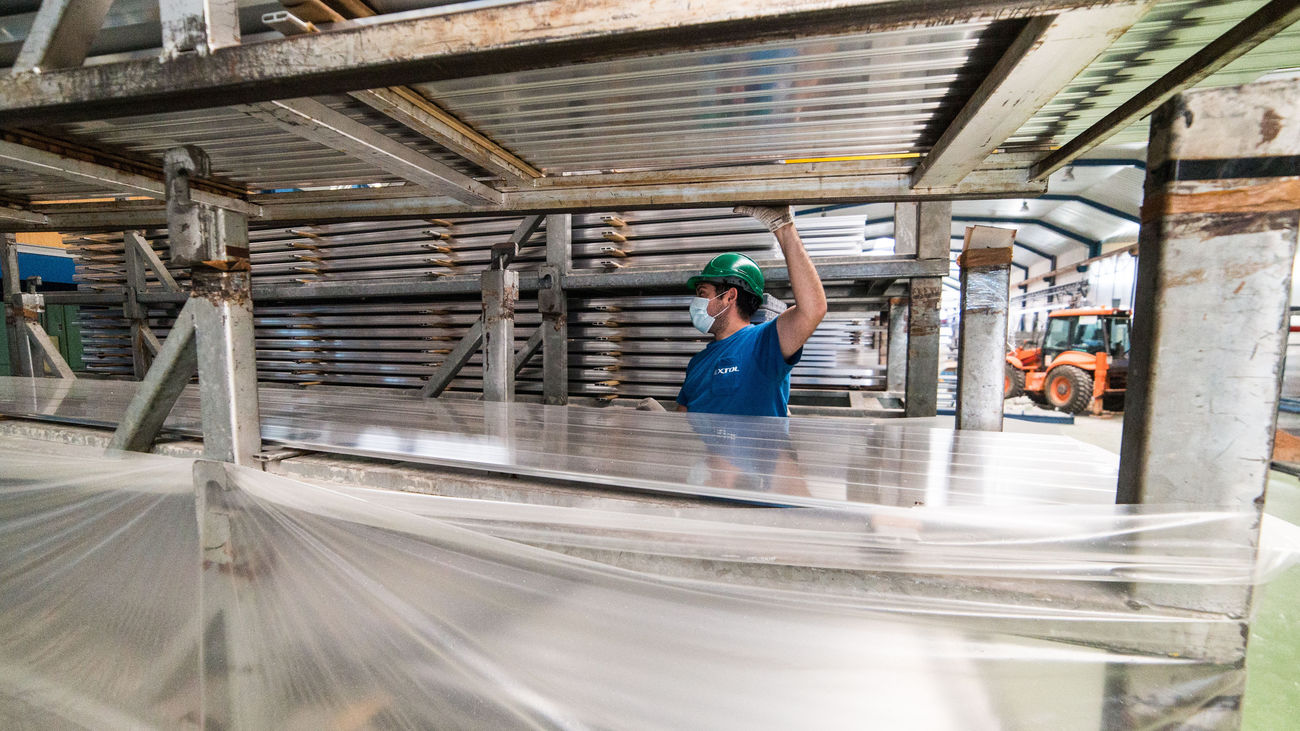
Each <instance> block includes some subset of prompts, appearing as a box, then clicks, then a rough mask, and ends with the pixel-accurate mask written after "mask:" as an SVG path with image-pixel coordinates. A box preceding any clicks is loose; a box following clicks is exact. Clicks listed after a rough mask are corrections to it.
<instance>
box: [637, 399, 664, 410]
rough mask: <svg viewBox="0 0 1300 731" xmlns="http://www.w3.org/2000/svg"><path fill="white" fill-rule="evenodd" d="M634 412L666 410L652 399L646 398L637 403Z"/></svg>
mask: <svg viewBox="0 0 1300 731" xmlns="http://www.w3.org/2000/svg"><path fill="white" fill-rule="evenodd" d="M636 410H637V411H667V410H668V409H665V408H664V405H663V404H661V403H659V402H658V401H656V400H654V399H653V398H649V397H647V398H643V399H641V400H640V401H638V402H637V404H636Z"/></svg>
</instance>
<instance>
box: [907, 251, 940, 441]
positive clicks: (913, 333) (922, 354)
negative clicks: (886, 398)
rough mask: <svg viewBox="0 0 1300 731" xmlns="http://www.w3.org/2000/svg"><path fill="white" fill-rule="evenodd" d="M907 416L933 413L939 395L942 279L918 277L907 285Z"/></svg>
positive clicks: (935, 409) (936, 407) (930, 414)
mask: <svg viewBox="0 0 1300 731" xmlns="http://www.w3.org/2000/svg"><path fill="white" fill-rule="evenodd" d="M908 287H909V289H910V290H911V295H910V297H909V298H908V299H909V301H910V304H909V310H908V317H907V387H906V394H905V395H904V397H903V408H904V413H905V415H906V416H934V415H935V414H936V413H937V410H938V398H939V295H940V292H941V290H942V289H943V280H941V279H939V278H938V277H918V278H916V279H913V280H911V282H910V283H909V285H908Z"/></svg>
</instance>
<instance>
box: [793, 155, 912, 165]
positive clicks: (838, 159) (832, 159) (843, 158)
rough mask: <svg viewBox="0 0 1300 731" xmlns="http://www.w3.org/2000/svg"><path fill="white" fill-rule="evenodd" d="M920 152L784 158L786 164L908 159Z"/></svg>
mask: <svg viewBox="0 0 1300 731" xmlns="http://www.w3.org/2000/svg"><path fill="white" fill-rule="evenodd" d="M920 156H921V153H919V152H899V153H893V154H889V155H844V156H841V157H800V158H792V159H789V160H782V161H781V162H782V163H784V164H786V165H793V164H795V163H800V162H852V161H854V160H906V159H908V158H914V157H920Z"/></svg>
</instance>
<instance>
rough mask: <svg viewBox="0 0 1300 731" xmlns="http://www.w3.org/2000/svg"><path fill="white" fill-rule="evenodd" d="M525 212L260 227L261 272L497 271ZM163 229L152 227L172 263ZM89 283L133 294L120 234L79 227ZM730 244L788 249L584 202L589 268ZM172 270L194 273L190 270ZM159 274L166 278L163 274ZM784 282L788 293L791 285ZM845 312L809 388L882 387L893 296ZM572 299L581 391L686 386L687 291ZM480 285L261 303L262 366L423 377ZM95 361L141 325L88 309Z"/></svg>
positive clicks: (838, 297)
mask: <svg viewBox="0 0 1300 731" xmlns="http://www.w3.org/2000/svg"><path fill="white" fill-rule="evenodd" d="M519 222H520V219H519V218H518V217H501V218H460V219H445V220H444V219H426V220H415V221H411V220H405V221H377V222H373V221H372V222H363V223H338V224H327V225H319V226H295V227H290V228H276V229H265V230H254V231H252V232H251V234H250V245H251V249H252V261H253V284H254V287H257V286H260V285H279V286H295V285H297V286H301V287H303V288H310V287H312V286H313V285H316V284H321V283H336V282H364V281H386V282H392V281H403V280H406V281H429V280H433V279H437V278H439V277H444V276H449V275H461V274H474V273H478V272H481V271H482V270H483V269H485V268H486V266H487V264H488V260H489V258H490V250H491V247H492V245H493V244H495V243H499V242H501V241H503V240H505V239H506V238H507V237H508V236H509V235H510V233H511V231H513V230H514V228H515V227H516V226H517V225H518V224H519ZM799 229H800V233H801V234H802V236H803V239H804V242H805V245H806V247H807V248H808V250H809V252H810V253H811V254H812V255H813V256H814V257H817V256H840V255H856V254H861V253H862V251H863V240H864V236H863V220H862V219H861V218H858V217H823V218H801V219H799ZM165 237H166V232H165V231H149V232H146V239H147V240H148V241H149V243H150V244H151V245H152V246H153V248H154V250H155V251H156V252H157V253H158V254H159V256H160V257H161V258H162V259H163V260H164V261H166V256H167V246H166V238H165ZM68 243H69V245H70V247H71V248H72V250H73V251H74V252H75V254H76V256H77V257H78V264H77V279H78V282H79V283H80V286H81V288H82V289H83V290H89V291H98V292H122V291H123V290H124V287H125V256H124V253H123V248H122V237H121V235H120V234H117V235H93V236H81V237H71V238H69V239H68ZM544 243H545V229H544V228H543V229H542V230H541V231H539V232H538V233H537V234H535V235H534V236H533V238H532V239H531V240H530V241H529V242H527V245H526V246H524V247H523V248H522V250H521V253H520V255H519V257H518V258H517V259H516V260H515V264H514V265H513V268H517V269H520V270H529V269H536V268H537V267H538V266H539V265H540V263H541V262H542V261H543V259H544V258H545V247H544ZM725 251H740V252H743V253H746V254H749V255H750V256H752V257H754V258H756V259H773V258H779V257H780V252H779V249H778V248H777V246H776V242H775V239H774V238H773V237H772V235H771V234H770V233H768V232H767V230H766V229H765V228H763V227H762V226H761V225H760V224H758V223H757V222H755V221H753V220H752V219H750V218H748V217H741V216H736V215H734V214H732V213H730V211H727V210H722V209H701V210H678V211H635V212H621V213H607V214H582V215H575V216H574V218H573V266H574V268H575V269H586V270H590V269H600V270H605V271H615V270H621V269H629V270H630V269H633V268H635V267H647V266H649V267H654V266H664V265H682V264H689V265H691V266H703V265H704V263H705V262H707V261H708V260H709V259H710V258H712V257H713V256H715V255H717V254H719V253H722V252H725ZM173 273H174V274H175V275H176V276H177V278H178V280H180V281H181V283H182V286H184V280H183V279H182V277H183V276H184V271H183V270H180V269H176V270H174V271H173ZM151 281H152V279H151ZM772 293H773V294H774V295H775V296H777V297H778V298H781V299H783V300H784V301H786V302H789V301H790V299H791V297H790V293H789V290H788V288H786V289H781V288H775V289H773V290H772ZM827 294H828V297H829V298H830V300H831V312H830V314H829V315H828V316H827V318H826V320H825V321H824V322H823V324H822V326H821V327H820V328H819V329H818V330H817V332H816V333H815V334H814V336H813V338H812V340H811V341H810V342H809V344H808V345H807V346H806V348H805V351H804V355H803V360H802V362H801V363H800V364H799V366H798V367H796V369H795V371H794V373H793V375H792V385H793V386H794V387H795V388H800V387H803V388H817V389H827V388H830V389H880V388H883V387H884V361H883V357H882V356H883V352H884V348H883V342H882V340H881V338H883V332H884V331H883V325H882V318H881V308H882V305H881V304H880V303H879V301H878V300H876V299H872V298H865V297H862V296H861V294H862V292H861V291H860V288H854V287H852V286H850V285H848V284H836V283H828V284H827ZM569 297H570V301H569V310H570V314H569V328H570V356H569V363H570V390H571V392H572V393H573V394H575V395H587V396H597V397H604V398H613V397H630V398H640V397H644V396H655V397H659V398H667V399H671V398H673V397H675V396H676V394H677V389H678V387H679V386H680V384H681V381H682V377H683V374H684V372H685V369H686V364H687V362H688V361H689V360H690V357H691V355H693V354H694V353H696V352H698V351H699V350H700V349H701V348H703V347H704V344H705V343H706V342H707V339H706V338H705V337H704V336H702V335H701V334H700V333H698V332H697V331H696V330H695V329H694V328H693V327H692V326H691V324H690V317H689V315H688V312H687V306H688V304H689V303H690V299H691V294H690V293H689V292H687V291H642V290H631V291H617V290H611V291H601V292H595V291H582V292H571V293H570V295H569ZM175 311H176V308H175V307H173V306H168V305H160V306H151V308H150V311H149V316H150V325H151V327H153V328H154V330H155V332H156V333H157V334H158V336H159V337H163V336H165V334H166V333H167V331H168V328H169V327H170V323H171V319H172V318H173V317H174V315H175ZM479 312H480V302H479V300H478V298H477V296H476V295H474V294H466V295H452V296H438V297H422V298H410V297H408V298H401V299H371V300H365V301H361V300H355V299H353V300H329V299H294V300H284V301H270V300H259V301H258V302H257V303H256V315H257V321H256V322H257V348H258V376H259V378H260V379H261V380H263V381H271V382H285V383H296V384H300V385H303V386H311V385H317V384H332V385H358V386H389V387H398V388H418V387H419V386H420V385H422V384H423V382H424V380H425V379H426V378H427V377H428V375H429V374H430V373H431V372H432V371H433V370H434V369H435V368H436V367H437V366H438V365H439V364H440V363H441V362H442V361H443V359H444V358H445V357H446V355H447V353H448V352H449V351H450V350H451V348H452V347H454V346H455V344H456V342H457V341H458V340H459V339H460V338H461V336H462V335H464V333H465V332H466V330H467V329H468V328H469V326H470V325H471V324H472V323H473V322H474V320H475V319H476V318H477V317H478V314H479ZM540 322H541V316H540V315H539V314H538V312H537V305H536V301H535V299H533V298H532V297H531V295H529V293H524V298H523V299H521V300H520V302H519V305H518V307H517V308H516V316H515V324H516V328H515V333H516V338H517V340H518V345H519V346H522V344H523V341H525V340H526V339H527V338H528V336H529V335H530V334H531V332H532V330H533V328H535V327H537V326H538V324H539V323H540ZM81 326H82V334H83V341H84V342H85V347H86V354H85V358H86V367H87V370H89V371H91V372H93V373H97V374H104V375H129V374H130V373H131V356H130V344H129V327H128V324H127V323H126V321H125V320H124V319H123V316H122V311H121V309H120V308H116V307H83V308H82V314H81ZM540 366H541V362H540V356H539V357H538V358H537V360H536V361H534V362H533V363H532V364H531V365H530V367H528V368H526V369H525V370H524V371H522V372H521V373H520V376H519V381H518V389H519V391H520V392H522V393H540V391H541V367H540ZM481 374H482V365H481V358H480V357H479V356H475V357H474V358H473V359H472V360H471V361H470V362H469V364H468V365H467V366H466V367H465V368H464V369H463V370H462V371H461V373H460V375H459V377H458V378H457V379H456V380H455V381H453V382H452V384H451V387H450V388H451V390H453V391H478V390H480V388H481V385H480V383H481V381H480V379H481Z"/></svg>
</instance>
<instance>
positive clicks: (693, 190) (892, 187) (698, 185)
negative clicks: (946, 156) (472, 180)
mask: <svg viewBox="0 0 1300 731" xmlns="http://www.w3.org/2000/svg"><path fill="white" fill-rule="evenodd" d="M766 167H768V168H778V170H777V171H775V172H779V173H780V174H781V175H782V177H771V176H772V174H773V171H769V172H768V176H769V177H759V176H755V177H752V178H748V179H747V178H743V177H741V178H733V177H732V175H733V174H730V173H728V174H725V175H724V174H723V173H722V172H721V171H720V170H719V171H711V170H702V171H694V172H695V173H696V175H694V176H692V175H686V174H684V171H669V172H667V173H665V177H667V178H669V180H670V181H671V182H662V183H658V184H654V183H645V184H636V183H634V182H632V181H630V180H627V179H625V178H626V177H627V176H616V177H618V178H619V180H617V181H616V182H617V184H608V185H607V184H605V183H607V182H610V181H607V180H606V176H604V175H599V176H597V175H593V176H581V177H582V178H587V180H582V181H576V182H573V183H569V184H565V185H553V184H549V183H547V184H542V181H545V180H548V179H546V178H542V179H541V180H539V181H538V185H536V186H535V187H532V188H529V189H523V190H506V191H504V192H503V196H502V198H503V202H502V203H501V204H500V205H471V204H466V203H461V202H458V201H455V200H452V199H451V198H447V197H442V196H428V195H423V194H421V192H420V191H419V190H418V189H416V188H414V187H413V186H412V187H405V188H402V187H389V188H368V189H362V190H343V191H318V192H307V193H284V194H271V195H258V196H253V197H252V204H253V205H255V206H258V207H259V209H260V211H261V215H260V216H258V217H257V219H256V220H257V221H258V222H259V223H276V224H285V225H288V224H295V223H302V222H310V223H326V222H330V221H361V220H367V219H381V218H394V219H397V218H428V217H429V216H434V215H464V214H476V213H482V214H487V213H492V214H496V213H553V212H555V211H568V212H580V211H608V210H611V209H615V210H636V209H654V208H704V207H716V206H719V205H734V204H737V203H777V202H785V203H791V204H820V203H869V202H876V201H900V200H901V201H920V200H972V199H973V200H981V199H991V198H1026V197H1034V196H1039V195H1042V194H1043V193H1045V192H1046V191H1047V183H1045V182H1036V183H1030V182H1028V181H1027V172H1026V170H1025V169H1023V168H1012V169H989V170H978V171H976V172H974V173H972V174H970V175H968V176H967V177H966V178H965V179H964V180H963V181H962V182H961V183H960V184H958V185H955V186H950V187H945V188H934V189H925V188H914V187H912V185H911V178H910V177H909V175H908V174H907V173H906V172H896V171H894V172H887V173H873V172H870V171H866V172H859V173H856V174H852V173H846V172H845V171H844V170H843V169H835V170H831V171H821V170H818V169H817V168H816V166H797V165H771V166H766ZM715 172H716V174H715ZM575 177H576V176H575ZM611 177H614V176H611ZM33 210H34V211H35V212H37V213H41V214H43V215H45V216H47V217H48V219H49V223H48V224H47V225H46V226H44V227H43V228H48V229H50V230H54V231H63V232H71V231H120V230H123V229H128V228H148V227H156V226H164V225H166V215H165V212H164V210H163V208H162V207H161V206H160V205H159V204H156V203H153V202H151V201H122V202H112V203H107V202H106V203H93V204H66V205H49V204H45V205H34V206H33ZM31 228H33V227H32V226H18V225H17V224H7V223H6V222H5V221H4V220H3V219H0V231H18V230H29V229H31ZM37 228H40V227H37Z"/></svg>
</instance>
